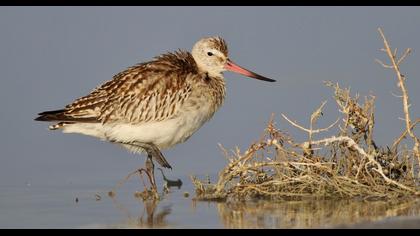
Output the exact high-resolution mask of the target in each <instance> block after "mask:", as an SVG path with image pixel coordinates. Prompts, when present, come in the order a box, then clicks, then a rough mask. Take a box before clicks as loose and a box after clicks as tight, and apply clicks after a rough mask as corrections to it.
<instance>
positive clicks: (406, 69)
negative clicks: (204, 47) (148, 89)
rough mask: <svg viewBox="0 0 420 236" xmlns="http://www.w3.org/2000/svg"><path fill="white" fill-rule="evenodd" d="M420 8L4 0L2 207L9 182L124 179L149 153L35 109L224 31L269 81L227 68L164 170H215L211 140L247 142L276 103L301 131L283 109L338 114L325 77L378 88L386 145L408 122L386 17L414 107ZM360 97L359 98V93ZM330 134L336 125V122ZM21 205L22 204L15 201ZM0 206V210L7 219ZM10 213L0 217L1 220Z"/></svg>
mask: <svg viewBox="0 0 420 236" xmlns="http://www.w3.org/2000/svg"><path fill="white" fill-rule="evenodd" d="M419 12H420V8H419V7H0V109H1V115H0V132H1V136H0V150H1V151H0V161H1V165H0V189H3V190H1V192H2V193H3V195H2V197H0V209H1V208H2V207H6V206H8V205H10V204H9V203H8V199H9V198H12V197H13V196H12V195H10V194H9V195H7V187H10V186H13V187H16V188H19V187H25V186H28V185H32V186H36V185H37V184H38V185H41V184H42V185H43V186H45V185H49V184H51V185H57V184H58V185H60V184H65V183H73V184H77V183H80V184H82V183H89V184H91V185H95V182H98V181H99V180H104V179H107V180H110V181H113V182H112V183H110V185H113V184H115V183H116V181H117V180H119V179H122V178H123V177H124V176H125V175H126V174H127V173H128V172H130V171H132V170H134V169H136V168H137V167H139V166H141V165H143V163H144V157H143V156H138V155H134V154H131V153H128V152H127V151H125V150H123V149H122V148H120V147H118V146H116V145H113V144H109V143H105V142H102V141H99V140H96V139H94V138H91V137H86V136H82V135H77V134H62V133H61V132H52V131H49V130H48V129H47V127H48V125H49V124H48V123H43V122H35V121H33V119H34V118H35V116H36V114H37V113H38V112H42V111H45V110H52V109H60V108H62V107H63V106H64V105H66V104H68V103H70V102H72V101H73V100H74V99H76V98H78V97H80V96H83V95H86V94H87V93H89V92H90V91H91V90H92V89H94V88H95V87H96V86H98V85H100V84H101V83H103V82H105V81H107V80H110V79H111V78H112V76H113V75H114V74H116V73H118V72H120V71H122V70H124V69H125V68H127V67H129V66H132V65H134V64H136V63H139V62H144V61H148V60H151V59H152V58H153V57H154V56H157V55H159V54H161V53H164V52H167V51H173V50H176V49H178V48H182V49H187V50H190V49H191V47H192V46H193V44H194V43H195V42H196V41H197V40H198V39H200V38H202V37H205V36H213V35H219V36H222V37H223V38H224V39H225V40H226V41H227V43H228V46H229V51H230V57H231V58H232V59H233V60H234V61H235V62H237V63H238V64H240V65H242V66H243V67H246V68H249V69H251V70H253V71H255V72H257V73H259V74H262V75H265V76H267V77H270V78H273V79H276V80H277V82H276V83H265V82H262V81H256V80H251V79H248V78H246V77H242V76H240V75H237V74H233V73H230V72H226V73H225V79H226V82H227V98H226V101H225V104H224V106H223V107H222V108H221V109H220V110H219V111H218V112H217V113H216V114H215V116H214V117H213V119H212V120H210V122H208V123H207V124H205V125H204V126H203V127H202V128H201V129H200V130H199V131H198V132H196V133H195V134H194V135H193V136H192V137H191V138H190V139H189V140H188V141H187V142H185V143H183V144H179V145H178V146H177V147H175V148H173V149H170V150H166V151H164V155H165V156H166V158H167V159H168V161H169V162H170V163H171V165H172V166H173V167H174V168H173V170H172V171H167V172H166V173H167V176H168V177H171V178H175V179H176V178H181V179H182V180H183V181H184V182H190V180H189V178H188V176H189V175H191V174H198V175H205V174H210V175H214V174H217V172H218V171H219V170H220V169H221V168H222V167H223V166H224V165H225V164H226V159H225V158H224V156H223V154H222V152H221V150H220V149H219V147H218V145H217V144H218V143H221V144H223V146H225V147H226V148H227V149H231V148H234V147H235V146H238V147H240V148H241V149H244V148H246V147H247V146H248V145H249V144H251V143H252V142H253V141H255V140H257V139H258V138H259V137H260V135H261V133H262V132H263V130H264V128H265V125H266V123H267V121H268V120H269V118H270V116H271V114H272V113H275V120H276V122H277V125H278V127H279V128H280V129H282V130H287V131H288V132H289V133H291V134H293V135H294V136H295V137H296V139H298V140H299V139H303V138H305V135H304V134H302V133H301V132H300V131H298V130H296V129H295V128H293V127H291V126H290V125H289V124H288V123H287V122H285V121H284V120H283V119H282V118H281V116H280V114H281V113H284V114H286V115H287V116H288V117H289V118H291V119H293V120H296V121H298V122H300V123H301V124H307V123H308V121H309V116H310V114H311V113H312V111H313V110H314V109H316V108H317V107H318V106H319V105H320V104H321V102H322V101H323V100H328V103H327V105H326V107H325V111H324V116H323V118H322V119H321V120H320V121H319V124H318V125H319V126H320V127H324V126H327V125H329V124H330V123H331V122H333V121H335V120H336V119H337V117H338V116H339V115H340V114H339V112H338V110H337V106H336V104H335V102H334V100H333V99H332V96H333V91H332V90H331V89H330V88H327V87H325V86H324V85H323V81H324V80H331V81H333V82H339V84H340V85H341V86H346V87H351V90H352V93H353V94H354V93H356V92H357V93H359V94H360V95H361V96H365V95H369V94H373V95H375V96H376V99H377V100H376V117H375V118H376V130H375V134H374V139H375V140H376V141H377V143H378V144H379V145H387V144H390V143H391V142H392V141H393V140H394V139H395V138H396V137H397V136H399V135H400V133H401V132H402V130H403V128H404V126H403V125H404V124H403V122H402V121H401V120H399V119H398V117H402V114H403V113H402V106H401V100H400V99H399V98H396V97H394V96H392V94H391V92H393V93H397V94H398V93H399V90H398V88H397V87H396V79H395V74H394V72H393V71H392V70H390V69H384V68H382V67H381V66H380V65H379V64H377V63H376V62H375V58H378V59H383V60H385V61H386V55H385V54H384V53H383V52H381V51H380V48H382V46H383V41H382V39H381V38H380V36H379V34H378V31H377V28H378V27H382V29H383V30H384V32H385V35H386V36H387V38H388V40H389V42H390V44H391V46H392V47H397V48H398V49H399V52H403V50H404V49H405V48H407V47H411V48H413V53H412V55H410V56H409V57H408V58H407V59H406V61H405V62H404V63H403V64H402V66H401V70H402V72H403V73H404V74H405V76H406V77H407V78H408V79H407V86H408V89H409V94H410V99H411V103H412V106H411V108H410V109H411V114H412V118H413V119H414V118H417V117H419V115H420V104H419V101H420V94H419V92H418V91H420V90H419V89H420V77H419V75H420V69H419V65H420V53H419V50H420V28H419V25H420V14H419ZM361 101H363V97H361ZM332 133H335V132H332ZM16 204H17V205H16V207H19V204H18V203H16ZM2 217H3V218H2ZM5 218H6V216H4V215H3V216H0V219H5Z"/></svg>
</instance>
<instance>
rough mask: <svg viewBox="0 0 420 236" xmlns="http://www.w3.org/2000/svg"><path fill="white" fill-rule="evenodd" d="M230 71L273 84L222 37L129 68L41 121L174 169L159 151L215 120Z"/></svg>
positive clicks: (41, 114)
mask: <svg viewBox="0 0 420 236" xmlns="http://www.w3.org/2000/svg"><path fill="white" fill-rule="evenodd" d="M225 70H231V71H234V72H238V73H241V74H244V75H246V76H249V77H253V78H256V79H260V80H266V81H273V80H271V79H268V78H265V77H262V76H260V75H257V74H255V73H253V72H251V71H248V70H246V69H243V68H241V67H239V66H237V65H235V64H234V63H233V62H232V61H230V60H229V58H228V48H227V44H226V42H225V41H224V40H223V39H222V38H220V37H211V38H204V39H201V40H200V41H198V42H197V43H196V44H195V45H194V47H193V50H192V53H189V52H186V51H182V50H179V51H176V52H172V53H166V54H163V55H160V56H158V57H156V58H155V59H154V60H152V61H150V62H145V63H140V64H137V65H135V66H132V67H129V68H127V69H126V70H124V71H122V72H120V73H118V74H116V75H115V76H114V77H113V79H112V80H110V81H108V82H106V83H104V84H103V85H101V86H99V87H97V88H96V89H94V90H93V91H92V92H91V93H90V94H88V95H86V96H84V97H81V98H79V99H76V100H75V101H74V102H73V103H71V104H69V105H67V106H65V108H64V109H62V110H57V111H48V112H43V113H40V114H39V115H40V116H39V117H37V118H36V120H39V121H57V122H59V123H58V124H56V125H52V126H50V129H61V130H63V132H67V133H81V134H85V135H91V136H94V137H97V138H101V139H103V140H107V141H111V142H116V143H120V144H122V145H123V146H124V147H126V148H128V149H130V150H133V151H141V150H146V152H147V153H148V157H149V158H148V159H151V158H152V157H154V158H155V159H156V160H157V161H158V162H159V163H160V164H161V165H163V166H164V167H170V165H169V163H168V162H167V161H166V160H165V158H164V157H163V155H162V154H161V153H160V151H159V149H162V148H168V147H172V146H174V145H176V144H177V143H180V142H184V141H185V140H187V139H188V138H189V137H190V136H191V135H192V134H193V133H194V132H195V131H197V130H198V129H199V128H200V127H201V126H202V125H203V124H204V123H205V122H206V121H208V120H209V119H210V118H211V117H212V116H213V114H214V113H215V112H216V111H217V110H218V108H219V107H220V106H221V105H222V104H223V101H224V99H225V81H224V79H223V75H222V72H223V71H225Z"/></svg>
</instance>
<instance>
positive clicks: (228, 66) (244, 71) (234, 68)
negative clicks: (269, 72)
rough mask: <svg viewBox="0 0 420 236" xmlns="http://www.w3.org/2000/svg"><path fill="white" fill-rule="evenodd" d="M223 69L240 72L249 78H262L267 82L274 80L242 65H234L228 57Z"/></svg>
mask: <svg viewBox="0 0 420 236" xmlns="http://www.w3.org/2000/svg"><path fill="white" fill-rule="evenodd" d="M225 69H226V70H230V71H233V72H236V73H239V74H242V75H245V76H248V77H251V78H254V79H259V80H264V81H268V82H276V81H275V80H273V79H269V78H266V77H264V76H262V75H259V74H257V73H254V72H252V71H250V70H247V69H245V68H242V67H240V66H238V65H236V64H235V63H233V61H231V60H229V59H228V61H227V63H226V65H225Z"/></svg>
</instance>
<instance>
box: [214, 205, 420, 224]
mask: <svg viewBox="0 0 420 236" xmlns="http://www.w3.org/2000/svg"><path fill="white" fill-rule="evenodd" d="M216 207H217V210H218V212H219V217H220V219H221V221H222V223H223V225H224V227H225V228H324V227H340V226H344V225H345V224H355V223H359V222H369V221H375V220H380V219H383V218H386V217H392V216H419V215H420V204H419V201H418V200H415V199H411V200H406V201H399V202H384V201H375V202H366V201H365V202H363V201H351V200H341V201H327V200H323V201H285V202H276V203H274V202H267V201H261V202H255V203H218V204H217V205H216Z"/></svg>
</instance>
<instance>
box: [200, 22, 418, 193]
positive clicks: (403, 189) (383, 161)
mask: <svg viewBox="0 0 420 236" xmlns="http://www.w3.org/2000/svg"><path fill="white" fill-rule="evenodd" d="M379 32H380V35H381V36H382V39H383V40H384V45H385V48H384V49H383V51H384V52H385V53H386V55H387V56H388V58H389V60H390V65H387V64H385V63H383V62H382V61H379V60H378V62H379V63H380V64H381V65H382V66H384V67H385V68H392V69H393V70H394V72H395V73H396V77H397V81H398V87H399V89H400V90H401V93H402V94H401V96H399V97H401V99H402V106H403V109H402V110H403V114H404V119H403V120H404V124H405V128H406V130H405V131H404V133H403V134H401V135H398V136H397V138H396V139H395V141H394V142H393V143H392V145H390V146H389V147H388V146H386V147H380V146H378V145H377V144H376V143H375V141H374V139H373V131H374V126H375V122H374V121H375V119H374V115H375V114H374V107H375V106H374V105H375V103H374V102H375V97H374V96H367V97H365V98H364V101H363V103H361V102H360V99H359V96H357V95H355V96H352V95H351V92H350V90H349V89H346V88H341V87H340V86H339V84H338V83H332V82H325V85H326V86H328V87H330V88H332V89H333V91H334V96H333V97H334V100H335V101H336V103H337V106H338V110H339V112H340V114H341V115H342V117H341V119H340V118H339V119H337V121H336V122H334V123H332V124H331V125H330V126H328V127H326V128H315V126H316V122H317V120H318V119H319V118H320V117H321V116H322V109H323V107H324V106H325V104H326V102H323V103H322V104H321V106H320V107H319V108H318V109H316V110H315V111H314V112H313V113H312V115H311V117H310V124H309V128H305V127H304V126H302V125H300V124H298V123H297V122H295V121H292V120H291V119H290V118H288V117H287V116H286V115H284V114H282V117H283V118H284V119H285V120H286V121H287V122H289V123H290V124H291V125H292V126H293V127H295V128H297V129H299V130H301V131H303V132H306V133H307V134H308V139H307V140H306V141H303V142H297V141H295V140H293V138H292V137H291V136H290V135H288V134H287V133H286V132H283V131H281V130H279V129H278V128H277V127H276V124H275V122H274V120H273V117H272V118H271V120H270V122H269V123H268V125H267V128H266V129H265V131H264V135H263V136H262V137H261V139H260V140H259V141H257V142H256V143H253V144H252V145H250V146H249V148H248V149H247V150H245V151H243V152H242V151H240V150H239V149H238V148H237V149H236V150H234V151H232V152H228V151H227V150H225V149H224V148H223V147H222V149H223V151H224V155H225V156H226V157H227V159H228V160H229V163H228V165H227V166H226V167H225V168H224V169H223V170H221V171H220V174H219V179H218V181H217V183H214V184H211V183H204V182H203V181H200V180H198V179H197V178H196V177H194V176H193V177H192V181H193V183H194V185H195V188H196V195H197V196H196V198H197V199H202V200H226V199H236V200H247V199H262V198H263V199H296V198H299V199H302V198H314V197H315V198H355V197H356V198H362V199H372V198H379V199H394V198H398V197H403V196H419V195H420V192H419V190H420V188H419V177H420V171H419V168H418V163H419V162H420V156H419V138H418V137H416V136H415V134H414V131H413V130H414V129H415V125H416V124H417V123H418V122H419V119H414V120H415V121H414V122H412V119H411V116H410V113H409V107H410V104H409V95H408V90H407V88H406V79H407V78H406V77H405V76H404V75H403V74H402V73H401V72H400V68H399V65H400V64H401V63H402V62H403V60H404V59H405V58H406V57H407V55H408V54H409V53H410V51H411V50H410V49H407V50H406V51H405V53H404V54H403V55H402V56H401V57H399V58H398V57H397V50H394V51H393V50H392V49H391V47H390V46H389V43H388V41H387V40H386V38H385V36H384V34H383V32H382V30H380V29H379ZM333 128H335V129H337V135H336V136H331V137H325V138H322V139H317V140H314V137H313V136H314V134H317V135H318V136H320V135H322V134H323V132H324V131H327V130H331V129H333ZM406 136H407V137H409V138H410V139H405V137H406ZM404 143H405V144H404ZM402 144H404V145H402ZM411 144H412V148H409V147H408V146H410V145H411Z"/></svg>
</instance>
